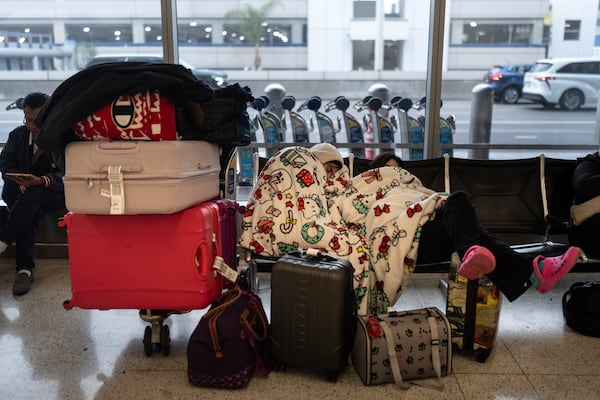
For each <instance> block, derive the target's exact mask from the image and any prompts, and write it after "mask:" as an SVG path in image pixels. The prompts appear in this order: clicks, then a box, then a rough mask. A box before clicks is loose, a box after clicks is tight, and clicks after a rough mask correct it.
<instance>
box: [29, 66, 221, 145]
mask: <svg viewBox="0 0 600 400" xmlns="http://www.w3.org/2000/svg"><path fill="white" fill-rule="evenodd" d="M152 89H155V90H158V91H160V93H161V94H162V95H164V96H166V97H167V98H168V99H169V101H171V102H172V103H173V104H174V105H175V106H182V105H184V104H187V103H188V102H198V103H202V102H206V101H209V100H211V99H212V98H213V96H214V91H213V90H212V89H211V88H210V87H209V86H207V85H206V84H205V83H204V82H202V81H200V80H198V79H197V78H196V77H195V76H194V75H193V74H192V73H191V71H190V70H188V69H186V68H185V67H183V66H181V65H178V64H153V63H139V62H115V63H106V64H99V65H95V66H92V67H88V68H86V69H84V70H82V71H79V72H78V73H76V74H75V75H73V76H71V77H70V78H68V79H67V80H65V81H64V82H63V83H61V84H60V85H59V86H58V87H57V88H56V90H55V91H54V92H53V93H52V96H51V97H50V100H49V101H48V102H46V104H45V105H44V107H43V108H42V110H41V111H40V113H39V115H38V117H37V118H36V121H35V122H36V124H37V125H38V126H39V127H40V132H39V133H38V135H37V137H36V143H37V145H38V146H39V147H40V148H41V149H42V150H44V151H46V152H49V153H53V154H54V156H55V157H60V156H61V154H62V153H63V152H64V147H65V146H66V144H67V143H69V142H71V141H73V140H78V138H77V137H76V136H75V135H74V134H73V131H72V126H73V125H74V124H75V123H77V122H79V121H81V120H82V119H84V118H86V117H87V116H88V115H90V114H92V113H94V112H96V111H97V110H98V109H100V108H101V107H103V106H105V105H106V104H109V103H111V102H112V101H113V100H114V99H115V98H117V97H118V96H121V95H128V94H135V93H139V92H142V91H145V90H152ZM55 153H59V154H58V155H57V154H55Z"/></svg>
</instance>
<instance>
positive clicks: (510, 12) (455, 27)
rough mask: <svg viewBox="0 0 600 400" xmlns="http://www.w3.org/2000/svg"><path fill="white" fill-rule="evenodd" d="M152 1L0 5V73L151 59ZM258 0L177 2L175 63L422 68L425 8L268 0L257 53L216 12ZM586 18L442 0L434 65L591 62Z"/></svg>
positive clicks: (527, 1) (505, 0)
mask: <svg viewBox="0 0 600 400" xmlns="http://www.w3.org/2000/svg"><path fill="white" fill-rule="evenodd" d="M160 3H161V2H160V1H159V0H124V1H105V0H61V1H58V0H14V1H11V0H8V1H3V9H4V10H5V11H7V10H8V12H4V13H3V15H4V16H3V17H1V18H0V72H2V71H12V72H17V71H31V70H67V71H69V70H78V69H80V68H82V67H84V66H85V63H86V61H87V60H88V59H89V57H91V56H93V55H96V54H105V53H153V54H160V53H161V52H162V42H161V41H162V28H161V25H162V21H161V17H160V15H161V4H160ZM265 3H266V0H244V1H236V0H220V1H219V0H178V1H177V28H178V41H179V54H180V56H181V58H182V59H184V60H185V61H187V62H188V63H190V64H192V65H195V66H197V67H201V68H202V67H203V68H215V69H223V70H252V69H265V70H295V71H307V72H309V73H310V72H319V73H321V72H325V73H328V72H332V73H335V72H347V71H404V72H423V71H425V70H426V68H427V57H428V45H429V43H428V41H429V25H430V21H429V15H430V12H429V7H430V2H428V1H420V0H328V1H322V0H280V1H278V2H275V3H274V5H273V7H272V8H271V9H270V10H269V11H268V12H267V13H265V18H264V21H263V23H262V25H261V26H262V35H261V37H260V39H259V47H258V52H257V49H256V46H255V44H254V43H252V42H251V41H250V40H249V39H248V38H247V37H245V35H244V29H243V26H242V23H240V21H239V20H235V19H232V18H227V17H226V14H227V12H229V11H232V10H241V9H243V8H244V7H245V6H246V5H249V6H251V7H253V8H254V9H260V7H262V6H263V5H264V4H265ZM575 3H577V6H576V5H575ZM581 10H586V11H587V10H589V12H582V11H581ZM597 17H598V0H571V1H568V0H551V1H549V0H486V1H481V0H447V1H446V13H445V19H444V24H445V27H444V28H445V30H444V44H443V49H444V50H443V51H444V66H443V70H445V71H454V70H456V71H465V70H474V71H475V70H485V69H488V68H489V67H490V66H491V65H492V64H494V63H501V62H502V63H505V62H526V61H532V60H536V59H539V58H543V57H545V56H576V55H581V56H584V55H585V56H588V55H592V54H594V49H595V46H596V43H595V42H596V41H597V40H596V37H598V31H599V28H598V23H597ZM242 22H243V21H242ZM257 55H258V57H259V60H260V63H259V64H257Z"/></svg>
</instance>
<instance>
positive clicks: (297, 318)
mask: <svg viewBox="0 0 600 400" xmlns="http://www.w3.org/2000/svg"><path fill="white" fill-rule="evenodd" d="M353 272H354V269H353V268H352V265H351V264H350V262H349V261H347V260H343V259H338V258H334V257H331V256H328V255H316V256H311V255H299V254H296V253H293V254H288V255H285V256H283V257H281V258H279V259H278V260H277V262H276V263H275V265H274V266H273V270H272V272H271V350H272V354H273V360H274V362H275V367H279V368H281V369H285V367H286V366H287V365H288V364H289V365H295V366H299V367H303V368H309V369H313V370H322V371H325V372H327V373H328V378H329V380H331V381H333V382H335V381H337V377H338V375H339V373H340V371H341V369H342V368H344V367H345V366H346V364H347V362H348V355H349V353H350V351H351V349H352V344H353V340H354V334H355V332H356V324H357V316H356V303H355V300H354V289H353V285H352V276H353Z"/></svg>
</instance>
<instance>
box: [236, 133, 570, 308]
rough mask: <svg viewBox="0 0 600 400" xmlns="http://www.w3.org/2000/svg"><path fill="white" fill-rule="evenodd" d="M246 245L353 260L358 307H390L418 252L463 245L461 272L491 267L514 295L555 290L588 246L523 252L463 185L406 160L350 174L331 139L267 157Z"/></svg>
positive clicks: (274, 252)
mask: <svg viewBox="0 0 600 400" xmlns="http://www.w3.org/2000/svg"><path fill="white" fill-rule="evenodd" d="M240 245H241V246H242V247H245V248H248V249H251V250H252V251H254V252H257V253H260V254H262V255H269V256H280V255H283V254H286V253H288V252H290V251H292V250H296V249H298V248H301V249H306V248H317V249H320V250H321V251H324V252H327V253H330V254H332V255H334V256H337V257H341V258H346V259H348V260H349V261H350V262H351V263H352V265H353V267H354V269H355V273H354V287H355V294H356V298H357V302H358V306H359V314H360V315H364V314H368V313H382V312H387V309H388V307H392V306H393V305H394V304H395V302H396V301H397V300H398V298H399V297H400V296H401V294H402V292H403V290H404V288H405V287H406V285H407V284H408V279H409V272H410V271H412V270H413V269H414V267H415V265H416V263H417V259H418V260H419V262H423V261H425V260H428V261H429V260H438V261H443V260H448V259H449V258H450V254H451V253H452V252H453V251H456V252H458V254H459V256H460V257H461V259H462V263H461V267H460V270H459V272H460V273H461V274H462V275H463V276H465V277H467V278H469V279H476V278H478V277H479V276H481V275H483V274H485V275H487V276H488V277H489V278H490V280H492V281H493V282H494V283H496V284H497V285H498V287H499V288H500V290H501V291H503V292H504V294H505V295H506V297H507V298H508V299H509V300H510V301H513V300H515V299H516V298H518V297H519V296H520V295H521V294H522V293H524V292H525V291H526V290H527V289H528V288H529V287H531V286H534V287H536V288H537V289H538V291H540V292H542V293H544V292H546V291H547V290H549V289H550V288H551V287H552V286H553V285H554V284H555V283H556V282H557V281H558V280H559V279H561V278H562V277H563V276H564V275H565V274H566V273H567V272H568V271H569V270H570V269H571V268H572V267H573V266H574V265H575V263H576V262H577V259H578V258H579V256H580V254H581V251H580V250H579V248H577V247H571V248H569V249H568V250H567V252H566V253H565V254H564V255H562V256H559V257H551V258H544V257H543V256H537V257H528V256H525V255H521V254H519V253H516V252H514V251H513V250H512V249H511V248H510V247H509V246H508V245H506V244H504V243H502V242H500V241H499V240H497V239H496V238H494V237H493V236H492V235H491V234H490V233H489V232H487V231H486V230H485V229H483V228H482V227H481V226H479V224H478V222H477V219H476V217H475V212H474V209H473V206H472V205H471V203H470V201H469V200H468V197H467V195H466V194H465V193H464V192H455V193H452V194H450V195H449V194H447V193H439V192H435V191H433V190H431V189H429V188H426V187H424V186H423V185H422V183H421V181H420V180H419V179H418V178H417V177H416V176H414V175H412V174H411V173H410V172H409V171H407V170H405V169H403V168H401V167H382V168H374V169H371V170H368V171H365V172H363V173H362V174H360V175H358V176H356V177H354V178H352V179H351V178H350V176H349V174H348V169H347V167H346V166H344V165H343V160H342V157H341V154H340V153H339V152H338V151H337V149H336V148H335V147H334V146H332V145H330V144H327V143H320V144H317V145H315V146H313V147H312V148H310V149H306V148H303V147H288V148H285V149H282V150H280V151H279V152H277V153H276V154H275V155H274V156H273V157H272V158H271V159H270V160H269V161H268V162H267V164H266V165H265V167H264V168H263V170H262V171H261V173H260V175H259V177H258V182H257V183H256V184H255V187H254V189H253V192H252V195H251V196H250V200H249V202H248V205H247V209H246V213H245V215H244V222H243V233H242V235H241V239H240ZM422 249H427V253H425V252H424V251H422Z"/></svg>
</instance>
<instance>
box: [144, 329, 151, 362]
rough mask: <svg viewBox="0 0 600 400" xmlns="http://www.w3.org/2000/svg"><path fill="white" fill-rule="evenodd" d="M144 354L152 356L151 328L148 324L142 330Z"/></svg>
mask: <svg viewBox="0 0 600 400" xmlns="http://www.w3.org/2000/svg"><path fill="white" fill-rule="evenodd" d="M144 354H146V357H150V356H152V328H151V327H149V326H147V327H146V329H145V330H144Z"/></svg>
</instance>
